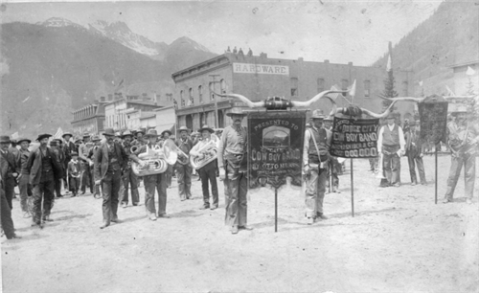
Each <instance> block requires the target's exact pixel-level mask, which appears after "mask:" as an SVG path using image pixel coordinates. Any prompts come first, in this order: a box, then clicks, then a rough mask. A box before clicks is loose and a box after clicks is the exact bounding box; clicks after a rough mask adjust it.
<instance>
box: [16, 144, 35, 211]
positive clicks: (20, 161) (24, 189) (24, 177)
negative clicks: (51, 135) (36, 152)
mask: <svg viewBox="0 0 479 293" xmlns="http://www.w3.org/2000/svg"><path fill="white" fill-rule="evenodd" d="M31 142H32V141H31V140H29V139H28V138H19V139H18V144H20V151H19V152H18V157H17V166H19V167H20V177H19V182H18V188H19V189H20V206H21V208H22V211H23V217H24V218H27V217H29V216H31V214H30V209H31V207H29V202H30V205H31V201H29V200H28V198H29V197H31V196H32V186H31V185H30V173H29V172H28V170H27V162H28V158H29V157H30V151H29V150H28V147H29V146H30V143H31Z"/></svg>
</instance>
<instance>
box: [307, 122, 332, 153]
mask: <svg viewBox="0 0 479 293" xmlns="http://www.w3.org/2000/svg"><path fill="white" fill-rule="evenodd" d="M308 131H310V132H311V134H312V135H313V136H312V137H311V139H310V140H309V149H308V155H315V156H318V152H317V151H316V146H315V144H314V142H313V139H314V140H315V141H316V145H318V150H319V154H320V155H324V154H326V153H327V151H328V149H327V139H328V135H327V130H326V129H324V128H321V129H319V130H316V129H314V128H310V129H309V130H308Z"/></svg>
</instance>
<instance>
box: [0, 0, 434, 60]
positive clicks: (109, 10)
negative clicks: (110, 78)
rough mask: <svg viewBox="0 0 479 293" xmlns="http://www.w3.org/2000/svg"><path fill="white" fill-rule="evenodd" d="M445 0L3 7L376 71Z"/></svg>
mask: <svg viewBox="0 0 479 293" xmlns="http://www.w3.org/2000/svg"><path fill="white" fill-rule="evenodd" d="M441 2H442V1H440V0H434V1H433V0H430V1H407V0H403V1H380V0H376V1H368V2H366V1H357V0H356V1H347V2H346V1H326V0H316V1H309V0H308V1H306V0H296V1H155V2H122V1H119V2H71V3H65V2H36V3H35V2H34V3H31V2H29V3H19V2H12V1H6V2H5V0H4V1H3V4H2V5H1V9H0V11H1V18H2V22H3V23H6V22H13V21H22V22H29V23H36V22H41V21H44V20H46V19H48V18H50V17H62V18H66V19H68V20H71V21H73V22H75V23H78V24H80V25H83V26H87V25H88V23H93V22H95V21H96V20H104V21H107V22H116V21H122V22H125V23H126V24H127V25H128V26H129V27H130V29H131V30H132V31H133V32H135V33H138V34H140V35H143V36H146V37H147V38H149V39H151V40H152V41H157V42H166V43H167V44H170V43H171V42H173V41H174V40H175V39H177V38H179V37H182V36H187V37H189V38H191V39H193V40H195V41H197V42H199V43H200V44H202V45H203V46H205V47H206V48H208V49H209V50H211V51H212V52H214V53H217V54H221V53H223V52H224V51H225V50H226V48H227V47H228V46H230V47H231V49H233V47H237V48H238V49H239V48H242V49H243V51H245V52H246V51H247V50H248V48H251V49H252V51H253V54H254V55H259V53H261V52H264V53H267V54H268V57H272V58H284V59H298V58H300V57H302V58H304V60H306V61H323V60H325V59H328V60H329V61H330V62H332V63H348V62H353V63H354V64H355V65H362V66H369V65H371V64H372V63H373V62H375V61H376V60H377V59H379V58H380V57H381V56H383V55H384V54H385V53H386V52H387V50H388V42H389V41H391V42H392V43H393V45H394V44H396V43H398V42H399V40H400V39H401V38H402V37H404V36H405V35H406V34H407V33H409V32H410V31H411V30H413V29H414V28H415V27H417V26H418V25H419V24H420V23H421V22H423V21H424V20H426V19H427V18H428V17H430V16H431V15H432V14H433V12H434V11H435V9H436V8H437V7H438V6H439V4H440V3H441Z"/></svg>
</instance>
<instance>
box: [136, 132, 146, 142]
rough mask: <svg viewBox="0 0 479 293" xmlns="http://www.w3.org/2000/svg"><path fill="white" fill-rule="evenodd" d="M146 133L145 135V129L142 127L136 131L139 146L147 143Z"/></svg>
mask: <svg viewBox="0 0 479 293" xmlns="http://www.w3.org/2000/svg"><path fill="white" fill-rule="evenodd" d="M144 135H145V130H144V129H142V128H140V129H138V130H137V131H136V143H137V144H138V146H143V145H145V144H146V143H147V142H145V140H144V139H143V136H144Z"/></svg>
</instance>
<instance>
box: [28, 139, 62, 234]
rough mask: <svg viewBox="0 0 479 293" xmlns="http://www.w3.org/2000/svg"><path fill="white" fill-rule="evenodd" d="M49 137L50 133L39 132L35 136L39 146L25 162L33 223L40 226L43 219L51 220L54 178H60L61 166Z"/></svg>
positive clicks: (41, 226)
mask: <svg viewBox="0 0 479 293" xmlns="http://www.w3.org/2000/svg"><path fill="white" fill-rule="evenodd" d="M49 137H51V135H50V134H40V135H39V136H38V137H37V141H38V142H40V146H39V147H38V149H36V150H35V151H33V152H32V153H31V154H30V157H29V158H28V162H27V170H28V172H29V173H30V184H31V185H32V188H33V216H32V219H33V225H38V226H39V227H40V228H43V223H44V222H45V221H52V219H50V213H51V209H52V207H53V202H54V199H55V196H54V191H55V180H57V179H58V178H61V167H60V165H59V164H58V160H57V159H56V157H55V153H54V152H53V151H52V150H51V149H50V147H48V138H49ZM42 200H43V212H42Z"/></svg>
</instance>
